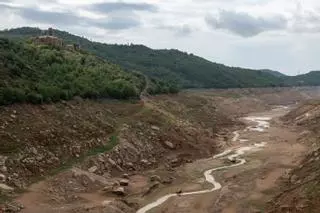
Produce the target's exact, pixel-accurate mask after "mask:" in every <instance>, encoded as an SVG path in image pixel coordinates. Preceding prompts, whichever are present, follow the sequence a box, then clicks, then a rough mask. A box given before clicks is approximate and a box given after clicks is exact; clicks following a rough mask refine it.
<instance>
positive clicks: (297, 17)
mask: <svg viewBox="0 0 320 213" xmlns="http://www.w3.org/2000/svg"><path fill="white" fill-rule="evenodd" d="M290 30H291V31H293V32H296V33H319V32H320V15H319V11H318V12H314V11H303V13H302V12H298V13H296V14H294V16H293V21H292V22H291V25H290Z"/></svg>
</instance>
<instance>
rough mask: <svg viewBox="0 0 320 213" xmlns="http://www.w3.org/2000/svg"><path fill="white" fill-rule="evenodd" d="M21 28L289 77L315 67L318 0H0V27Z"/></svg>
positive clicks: (319, 42)
mask: <svg viewBox="0 0 320 213" xmlns="http://www.w3.org/2000/svg"><path fill="white" fill-rule="evenodd" d="M21 26H34V27H40V28H47V27H54V28H59V29H61V30H66V31H69V32H71V33H73V34H77V35H81V36H85V37H87V38H89V39H91V40H96V41H101V42H106V43H135V44H144V45H147V46H149V47H152V48H157V49H158V48H169V49H171V48H176V49H180V50H182V51H185V52H189V53H194V54H197V55H199V56H202V57H204V58H206V59H209V60H211V61H214V62H218V63H224V64H227V65H230V66H240V67H248V68H256V69H261V68H269V69H274V70H278V71H281V72H283V73H286V74H290V75H295V74H297V73H304V72H308V71H310V70H319V69H320V60H319V55H320V1H319V0H141V1H139V0H122V1H117V0H113V1H110V0H0V28H1V29H4V28H14V27H21Z"/></svg>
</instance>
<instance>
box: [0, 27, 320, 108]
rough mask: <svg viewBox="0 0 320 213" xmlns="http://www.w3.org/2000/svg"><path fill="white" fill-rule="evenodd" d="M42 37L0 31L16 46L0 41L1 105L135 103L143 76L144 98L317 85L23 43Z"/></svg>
mask: <svg viewBox="0 0 320 213" xmlns="http://www.w3.org/2000/svg"><path fill="white" fill-rule="evenodd" d="M46 33H47V32H46V31H42V30H40V29H38V28H29V27H24V28H17V29H11V30H4V31H0V37H6V38H10V40H12V39H14V40H16V41H15V42H10V41H8V40H5V39H2V40H1V47H0V48H1V49H0V51H1V52H0V54H1V55H0V57H1V62H0V63H1V64H0V66H1V67H0V69H1V70H0V73H1V81H0V88H2V89H1V91H0V99H1V103H9V102H12V100H11V101H10V100H7V99H8V97H9V96H13V97H15V96H19V97H16V98H15V99H17V100H15V101H20V99H21V100H24V99H27V100H30V101H33V102H42V101H55V100H57V99H68V98H70V97H73V96H76V95H79V96H82V97H114V98H128V97H137V96H138V94H139V92H141V88H142V87H143V86H142V85H143V84H146V82H145V80H143V79H146V78H144V77H145V76H147V77H148V79H150V80H148V85H149V86H148V92H149V93H152V94H155V93H171V92H177V91H178V90H179V88H180V87H182V88H236V87H239V88H241V87H276V86H304V85H320V76H319V75H320V72H318V71H313V72H310V73H308V74H304V75H299V76H293V77H290V76H286V75H283V74H281V73H279V72H276V71H271V70H251V69H243V68H237V67H228V66H225V65H223V64H217V63H213V62H210V61H208V60H205V59H203V58H200V57H198V56H195V55H193V54H188V53H184V52H181V51H178V50H153V49H150V48H148V47H146V46H143V45H117V44H104V43H99V42H92V41H90V40H88V39H86V38H83V37H79V36H75V35H72V34H70V33H68V32H63V31H59V30H54V35H55V36H57V37H59V38H62V39H63V40H64V42H65V43H77V44H80V46H81V49H82V51H81V52H82V53H72V54H71V53H70V52H67V51H65V50H57V49H53V48H50V47H36V46H34V45H32V44H31V43H30V42H26V41H28V40H29V39H30V37H32V36H39V35H44V34H46ZM93 55H95V56H97V57H98V58H96V57H94V56H93ZM105 61H108V62H105ZM114 64H117V65H119V66H117V65H114ZM34 82H36V83H34ZM143 82H144V83H143ZM5 90H6V91H5ZM8 94H9V95H8ZM21 94H23V95H21ZM20 96H21V97H20ZM40 96H41V97H40ZM15 101H13V102H15Z"/></svg>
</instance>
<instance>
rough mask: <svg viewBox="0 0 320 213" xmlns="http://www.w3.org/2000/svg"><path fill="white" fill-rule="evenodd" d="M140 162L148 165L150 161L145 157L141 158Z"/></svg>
mask: <svg viewBox="0 0 320 213" xmlns="http://www.w3.org/2000/svg"><path fill="white" fill-rule="evenodd" d="M141 163H143V164H145V165H150V162H149V161H148V160H146V159H142V160H141Z"/></svg>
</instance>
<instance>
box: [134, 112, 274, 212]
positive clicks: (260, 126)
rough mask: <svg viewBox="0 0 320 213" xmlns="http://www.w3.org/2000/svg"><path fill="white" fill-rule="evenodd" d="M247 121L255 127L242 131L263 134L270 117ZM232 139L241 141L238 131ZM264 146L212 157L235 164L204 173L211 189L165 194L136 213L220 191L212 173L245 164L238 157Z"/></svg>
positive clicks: (227, 152) (263, 144)
mask: <svg viewBox="0 0 320 213" xmlns="http://www.w3.org/2000/svg"><path fill="white" fill-rule="evenodd" d="M244 119H245V120H247V121H250V122H255V123H256V125H255V126H249V127H247V128H246V129H245V130H244V131H248V130H249V131H257V132H263V131H265V129H267V128H269V127H270V122H269V121H270V120H271V118H270V117H255V116H250V117H246V118H244ZM233 134H234V137H233V138H232V142H237V141H241V139H240V140H239V138H240V130H237V131H234V132H233ZM264 146H266V143H265V142H260V143H255V144H253V145H250V146H243V147H240V148H236V149H228V150H225V151H224V152H222V153H220V154H217V155H215V156H213V158H214V159H219V158H224V157H226V158H228V159H229V160H230V161H231V162H235V163H234V164H232V165H228V166H221V167H216V168H212V169H209V170H207V171H205V172H204V177H205V180H206V181H207V182H208V183H210V184H212V185H213V187H212V188H211V189H207V190H200V191H194V192H186V193H181V194H177V193H174V194H167V195H165V196H163V197H161V198H159V199H157V200H156V201H154V202H152V203H150V204H148V205H146V206H144V207H142V208H141V209H139V210H138V211H137V213H147V212H148V211H149V210H151V209H153V208H155V207H157V206H160V205H162V204H163V203H164V202H166V201H167V200H168V199H170V198H172V197H176V196H190V195H197V194H205V193H210V192H214V191H217V190H219V189H221V187H222V185H221V184H220V183H219V182H217V181H216V180H215V178H214V176H213V175H212V173H213V172H214V171H218V170H225V169H229V168H232V167H237V166H241V165H243V164H245V163H246V160H245V159H244V158H239V157H240V156H242V155H244V154H245V153H246V152H249V151H257V150H259V149H261V148H263V147H264Z"/></svg>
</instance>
